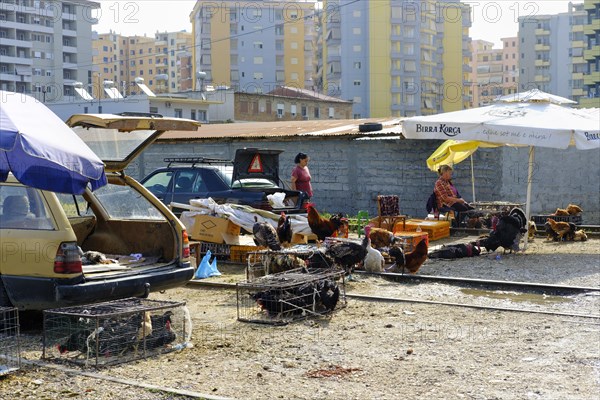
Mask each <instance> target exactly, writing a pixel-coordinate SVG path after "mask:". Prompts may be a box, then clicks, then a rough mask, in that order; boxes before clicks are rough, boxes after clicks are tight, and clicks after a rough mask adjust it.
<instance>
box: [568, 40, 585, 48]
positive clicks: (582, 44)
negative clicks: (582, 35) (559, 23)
mask: <svg viewBox="0 0 600 400" xmlns="http://www.w3.org/2000/svg"><path fill="white" fill-rule="evenodd" d="M586 45H587V44H586V43H585V42H584V41H583V40H574V41H572V42H571V47H573V48H580V47H581V48H583V47H586Z"/></svg>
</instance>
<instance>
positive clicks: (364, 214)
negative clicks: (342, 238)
mask: <svg viewBox="0 0 600 400" xmlns="http://www.w3.org/2000/svg"><path fill="white" fill-rule="evenodd" d="M368 223H369V212H368V211H364V210H361V211H359V212H358V214H356V233H357V234H358V237H360V235H362V233H363V232H364V228H365V226H366V225H367V224H368Z"/></svg>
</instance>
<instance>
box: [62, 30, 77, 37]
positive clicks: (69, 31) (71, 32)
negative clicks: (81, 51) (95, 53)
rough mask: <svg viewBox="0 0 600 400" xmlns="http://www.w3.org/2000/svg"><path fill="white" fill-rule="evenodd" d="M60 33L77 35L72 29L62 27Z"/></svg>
mask: <svg viewBox="0 0 600 400" xmlns="http://www.w3.org/2000/svg"><path fill="white" fill-rule="evenodd" d="M62 34H63V36H70V37H77V31H74V30H72V29H63V31H62Z"/></svg>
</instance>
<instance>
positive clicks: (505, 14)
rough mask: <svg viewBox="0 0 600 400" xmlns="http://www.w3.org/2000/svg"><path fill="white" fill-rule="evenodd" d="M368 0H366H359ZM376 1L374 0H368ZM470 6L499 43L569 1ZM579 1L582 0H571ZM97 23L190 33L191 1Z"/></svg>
mask: <svg viewBox="0 0 600 400" xmlns="http://www.w3.org/2000/svg"><path fill="white" fill-rule="evenodd" d="M360 1H367V0H360ZM370 1H377V0H370ZM463 2H465V3H468V4H470V5H471V7H472V19H473V26H472V28H471V30H470V32H471V37H472V38H473V39H484V40H488V41H490V42H493V43H495V44H496V47H499V46H500V43H501V41H500V39H501V38H503V37H510V36H516V34H517V30H518V24H517V22H516V21H517V18H518V17H519V16H528V15H531V16H534V15H540V14H557V13H560V12H566V11H567V5H568V1H564V0H543V1H516V0H504V1H502V0H500V1H476V0H473V1H463ZM573 2H574V3H581V2H582V1H573ZM100 3H101V9H100V10H99V14H98V20H99V23H98V24H97V25H95V26H94V28H93V29H94V30H96V31H98V32H100V33H104V32H108V31H109V30H110V29H112V30H113V31H115V32H116V33H120V34H123V35H128V36H131V35H136V34H137V35H144V34H146V35H147V36H153V35H154V33H155V32H156V31H157V30H159V31H161V32H165V31H167V32H173V31H180V30H187V31H188V32H191V30H192V27H191V24H190V22H189V14H190V12H191V10H192V8H193V7H194V4H195V3H196V2H195V1H194V0H142V1H139V0H137V1H101V2H100Z"/></svg>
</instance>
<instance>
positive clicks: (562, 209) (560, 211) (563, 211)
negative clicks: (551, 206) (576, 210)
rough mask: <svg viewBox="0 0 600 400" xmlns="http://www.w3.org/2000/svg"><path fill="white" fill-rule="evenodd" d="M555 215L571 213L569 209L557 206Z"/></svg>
mask: <svg viewBox="0 0 600 400" xmlns="http://www.w3.org/2000/svg"><path fill="white" fill-rule="evenodd" d="M554 215H559V216H564V215H569V211H567V210H566V209H564V208H557V209H556V211H554Z"/></svg>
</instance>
